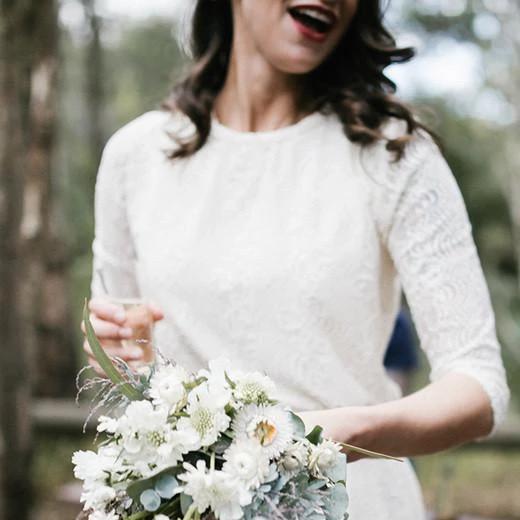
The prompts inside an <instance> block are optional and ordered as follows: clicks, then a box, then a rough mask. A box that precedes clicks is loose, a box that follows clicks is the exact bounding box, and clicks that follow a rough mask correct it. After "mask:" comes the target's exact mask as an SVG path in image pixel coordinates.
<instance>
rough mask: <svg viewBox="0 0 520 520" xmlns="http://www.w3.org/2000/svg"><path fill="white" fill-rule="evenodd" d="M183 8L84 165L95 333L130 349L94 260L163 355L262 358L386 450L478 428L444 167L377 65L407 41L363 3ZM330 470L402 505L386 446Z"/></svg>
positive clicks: (475, 375) (300, 394)
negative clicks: (404, 366)
mask: <svg viewBox="0 0 520 520" xmlns="http://www.w3.org/2000/svg"><path fill="white" fill-rule="evenodd" d="M195 4H196V6H195V11H194V14H193V25H192V40H193V45H192V52H193V57H194V65H193V67H192V69H191V71H190V74H189V75H188V77H187V79H185V80H184V81H183V82H182V83H180V85H178V86H177V87H176V89H175V90H174V91H173V94H172V96H171V97H170V98H169V100H168V101H167V102H166V106H165V108H164V109H163V110H161V111H154V112H150V113H147V114H145V115H143V116H141V117H140V118H138V119H137V120H135V121H133V122H132V123H130V124H128V125H127V126H125V127H124V128H123V129H121V130H120V131H118V132H117V133H116V135H114V136H113V137H112V138H111V139H110V141H109V143H108V144H107V147H106V149H105V153H104V156H103V159H102V164H101V166H100V171H99V174H98V180H97V185H96V236H95V242H94V246H93V249H94V253H95V258H94V262H95V269H94V272H95V273H96V274H95V275H94V278H93V281H92V292H93V296H94V299H93V300H92V301H91V303H90V309H91V312H92V319H93V322H94V325H95V329H96V332H97V334H98V336H99V337H100V338H101V339H102V341H103V342H104V345H105V347H106V348H107V350H108V351H109V352H110V353H112V354H117V355H120V356H122V357H124V358H126V359H128V360H131V359H133V358H134V356H135V355H136V353H135V352H132V351H130V350H129V351H126V350H124V349H122V347H121V346H120V345H119V341H120V340H121V339H123V338H125V336H127V335H128V334H129V331H128V330H125V329H124V328H123V327H121V324H122V323H123V321H124V313H123V312H122V311H121V309H118V308H117V307H115V306H113V305H110V304H109V303H107V302H106V301H105V300H104V299H103V298H102V297H101V295H102V293H103V290H102V287H101V284H100V279H99V275H98V274H97V273H99V272H102V273H103V275H104V279H105V281H106V285H107V286H108V290H109V292H110V293H112V294H116V295H118V296H136V295H142V296H145V297H147V298H149V299H152V300H154V301H155V303H156V307H153V312H154V316H155V319H156V320H161V321H160V322H159V323H158V324H157V333H156V339H157V346H158V348H160V349H161V350H162V352H163V354H164V355H166V356H168V357H170V358H172V359H174V360H176V361H178V362H179V363H181V364H183V365H185V366H187V367H188V368H191V369H197V368H199V367H200V366H201V365H203V364H204V363H205V362H206V361H207V360H208V359H211V358H215V357H219V356H221V355H225V356H226V357H228V358H230V359H232V360H233V362H234V363H235V364H236V365H238V366H244V367H245V368H250V369H258V370H262V371H265V372H266V373H268V374H269V375H270V376H272V377H273V378H274V379H275V380H276V381H277V384H278V387H279V389H280V397H281V399H282V400H283V401H285V402H286V403H287V404H289V405H291V406H292V407H293V408H294V409H296V410H299V411H305V414H304V416H305V421H306V423H307V424H308V425H309V426H310V425H312V424H316V423H319V424H321V425H323V426H324V428H325V432H326V435H328V436H329V437H332V438H334V439H336V440H339V441H344V442H350V443H353V444H357V445H359V446H363V447H366V448H369V449H374V450H378V451H382V452H386V453H389V454H393V455H397V456H403V457H407V456H413V455H419V454H424V453H431V452H435V451H438V450H442V449H445V448H448V447H450V446H454V445H457V444H460V443H463V442H466V441H469V440H471V439H475V438H481V437H485V436H487V435H489V434H490V433H491V432H492V431H493V430H494V429H495V428H496V427H497V425H498V424H500V422H501V421H502V419H503V417H504V415H505V410H506V406H507V401H508V395H509V394H508V388H507V384H506V380H505V376H504V369H503V365H502V362H501V358H500V348H499V345H498V343H497V339H496V335H495V327H494V316H493V312H492V309H491V306H490V301H489V296H488V290H487V287H486V284H485V281H484V277H483V274H482V270H481V266H480V263H479V259H478V257H477V253H476V250H475V246H474V242H473V239H472V236H471V229H470V224H469V221H468V217H467V214H466V210H465V208H464V204H463V201H462V198H461V195H460V192H459V190H458V187H457V185H456V183H455V181H454V178H453V175H452V173H451V171H450V169H449V167H448V166H447V164H446V162H445V161H444V159H443V157H442V154H441V152H440V151H439V149H438V147H437V146H436V144H435V142H434V139H433V138H432V137H431V136H430V134H429V133H428V132H427V131H426V130H425V129H424V128H423V127H422V125H421V124H420V123H419V122H417V120H416V119H415V118H414V116H413V115H412V113H411V112H410V111H409V110H408V109H407V108H406V107H405V106H404V105H402V104H401V103H399V102H398V101H397V100H395V99H394V98H393V97H392V93H393V91H394V90H395V89H394V85H393V84H392V82H391V81H390V80H388V79H387V78H386V77H385V76H384V74H383V70H384V68H385V67H386V66H387V65H388V64H390V63H393V62H403V61H406V60H408V59H409V58H410V57H411V56H412V51H411V50H410V49H397V48H396V47H395V41H394V39H393V38H392V37H391V35H390V34H389V33H388V32H387V31H386V29H385V28H384V26H383V25H382V21H381V19H382V14H381V9H380V5H379V2H378V1H377V0H363V1H362V2H356V1H355V0H336V1H334V0H262V1H261V2H259V1H258V0H198V1H197V2H195ZM172 137H173V140H172ZM167 155H169V157H168V156H167ZM401 286H402V287H403V288H404V290H405V293H406V296H407V298H408V301H409V304H410V307H411V309H412V312H413V316H414V320H415V323H416V325H417V328H418V331H419V334H420V339H421V343H422V348H423V349H424V350H425V352H426V354H427V356H428V357H429V361H430V363H431V366H432V382H431V384H429V385H428V386H427V387H425V388H424V389H422V390H421V391H419V392H417V393H415V394H413V395H410V396H408V397H406V398H401V397H400V393H399V390H398V388H397V385H396V384H395V383H393V382H392V381H391V379H390V378H389V377H388V376H387V375H386V374H385V370H384V367H383V356H384V352H385V348H386V345H387V342H388V339H389V336H390V333H391V331H392V327H393V323H394V320H395V317H396V315H397V312H398V308H399V299H400V288H401ZM163 317H164V319H162V318H163ZM85 348H86V350H87V352H89V349H88V345H86V346H85ZM92 363H93V364H95V363H94V361H92ZM351 460H354V457H352V458H351ZM349 467H350V468H351V469H350V476H349V478H350V480H349V490H350V496H351V505H350V514H351V518H353V519H354V520H358V519H362V520H366V519H371V520H372V519H373V520H383V519H399V520H418V519H420V518H424V509H423V505H422V499H421V495H420V491H419V487H418V485H417V481H416V478H415V476H414V473H413V471H412V469H411V467H410V465H409V464H408V463H405V464H399V463H394V462H387V461H379V460H360V461H358V462H356V463H354V464H351V465H350V466H349Z"/></svg>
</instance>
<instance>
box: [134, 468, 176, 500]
mask: <svg viewBox="0 0 520 520" xmlns="http://www.w3.org/2000/svg"><path fill="white" fill-rule="evenodd" d="M173 470H174V467H170V468H165V469H162V470H161V471H159V472H157V473H156V474H155V475H151V476H150V477H148V478H143V479H140V480H135V481H134V482H132V483H131V484H130V485H129V486H128V487H127V488H126V494H127V495H128V496H129V497H130V498H133V499H134V500H135V501H136V502H138V501H139V497H140V496H141V493H142V492H143V491H145V490H147V489H154V488H155V485H156V483H157V482H158V481H159V480H160V479H161V478H162V477H163V476H164V475H168V474H171V473H172V472H173Z"/></svg>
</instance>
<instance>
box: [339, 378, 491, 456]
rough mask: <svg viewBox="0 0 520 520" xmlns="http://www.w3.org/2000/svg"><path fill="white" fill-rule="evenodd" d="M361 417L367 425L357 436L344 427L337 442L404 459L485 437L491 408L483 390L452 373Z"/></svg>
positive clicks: (364, 425)
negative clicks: (360, 446)
mask: <svg viewBox="0 0 520 520" xmlns="http://www.w3.org/2000/svg"><path fill="white" fill-rule="evenodd" d="M340 410H341V409H340ZM361 413H362V414H363V413H364V414H365V421H364V422H363V421H361V427H360V428H359V430H358V431H357V432H355V431H354V432H352V431H351V430H350V431H349V426H348V424H346V422H345V423H344V424H345V427H344V430H343V432H341V431H339V432H338V433H339V435H340V436H341V437H343V438H342V439H338V440H342V441H344V442H350V443H351V444H356V442H360V443H361V444H362V445H364V446H362V447H366V448H368V449H372V450H376V451H380V452H383V453H387V454H389V455H395V456H404V457H408V456H414V455H422V454H427V453H433V452H437V451H441V450H444V449H447V448H450V447H453V446H456V445H459V444H463V443H465V442H468V441H471V440H474V439H476V438H479V437H483V436H485V435H487V434H489V433H490V431H491V429H492V426H493V414H492V408H491V404H490V402H489V398H488V396H487V394H486V393H485V392H484V390H483V389H482V387H481V386H480V385H479V383H478V382H477V381H476V380H474V379H473V378H472V377H469V376H466V375H463V374H455V373H453V374H449V375H447V376H446V377H444V378H443V379H441V380H439V381H437V382H435V383H431V384H430V385H428V386H426V387H425V388H423V389H422V390H420V391H418V392H416V393H414V394H411V395H409V396H407V397H404V398H402V399H398V400H395V401H390V402H387V403H382V404H378V405H374V406H370V407H366V409H365V410H364V412H363V411H361ZM345 420H346V421H348V414H347V416H345Z"/></svg>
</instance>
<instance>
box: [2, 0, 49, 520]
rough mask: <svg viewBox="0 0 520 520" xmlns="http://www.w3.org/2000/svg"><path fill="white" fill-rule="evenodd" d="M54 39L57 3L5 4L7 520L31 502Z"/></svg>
mask: <svg viewBox="0 0 520 520" xmlns="http://www.w3.org/2000/svg"><path fill="white" fill-rule="evenodd" d="M55 38H56V5H55V0H22V1H20V0H0V106H1V107H2V110H1V111H0V258H1V264H0V287H1V288H2V290H1V291H0V308H1V309H2V312H1V313H0V331H1V333H2V342H1V344H0V446H2V447H3V449H2V450H1V451H0V518H2V519H4V518H5V519H6V520H7V519H11V518H13V519H14V518H16V519H17V520H25V519H27V518H28V517H29V512H30V508H31V505H32V489H31V479H30V472H29V469H30V463H31V446H32V425H31V420H30V407H31V406H30V405H31V402H30V401H31V391H32V382H33V372H34V345H35V322H36V314H37V309H38V298H39V289H40V286H41V283H40V280H41V278H42V277H41V275H42V273H43V243H44V240H45V238H46V235H47V223H46V221H47V215H48V191H49V179H50V174H49V159H48V153H49V150H50V142H52V139H50V136H51V135H52V130H51V127H52V125H51V126H50V127H49V121H50V118H49V114H52V112H53V110H52V108H50V107H49V106H47V103H48V100H49V99H50V95H51V94H50V92H51V91H52V90H53V88H54V80H53V78H54V72H55V69H56V62H55V58H56V53H55ZM33 122H34V127H35V132H34V133H32V128H33Z"/></svg>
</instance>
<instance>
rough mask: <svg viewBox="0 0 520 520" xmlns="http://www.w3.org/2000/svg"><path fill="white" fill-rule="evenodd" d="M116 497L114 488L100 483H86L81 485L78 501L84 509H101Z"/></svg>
mask: <svg viewBox="0 0 520 520" xmlns="http://www.w3.org/2000/svg"><path fill="white" fill-rule="evenodd" d="M115 497H116V491H115V489H114V488H111V487H109V486H105V485H102V484H88V483H86V484H85V485H84V486H83V491H82V493H81V498H80V502H82V503H84V504H85V508H86V509H94V510H102V509H104V508H105V506H106V505H107V503H108V502H110V501H111V500H113V499H114V498H115Z"/></svg>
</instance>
